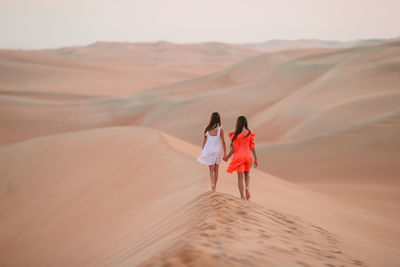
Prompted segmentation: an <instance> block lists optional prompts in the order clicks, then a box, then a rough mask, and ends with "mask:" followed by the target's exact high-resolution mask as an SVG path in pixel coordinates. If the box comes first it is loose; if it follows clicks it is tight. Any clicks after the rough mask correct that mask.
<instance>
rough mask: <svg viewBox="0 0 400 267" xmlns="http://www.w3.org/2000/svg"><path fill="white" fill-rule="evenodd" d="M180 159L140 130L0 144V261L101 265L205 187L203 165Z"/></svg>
mask: <svg viewBox="0 0 400 267" xmlns="http://www.w3.org/2000/svg"><path fill="white" fill-rule="evenodd" d="M186 157H187V156H184V155H181V154H180V153H177V152H174V151H173V150H171V149H170V147H169V146H168V145H167V144H165V142H164V141H163V138H162V137H161V136H160V135H159V134H157V133H156V132H154V131H152V130H149V129H144V128H126V127H125V128H123V127H121V128H106V129H96V130H91V131H80V132H76V133H66V134H60V135H55V136H49V137H42V138H37V139H31V140H28V141H24V142H21V143H17V144H14V145H9V146H3V147H2V148H1V149H0V162H1V163H0V165H1V166H2V168H1V169H0V172H1V174H0V177H1V187H0V188H1V191H0V192H1V195H0V217H1V223H0V225H1V227H0V228H1V229H2V231H1V234H0V247H1V249H0V251H1V252H0V265H1V266H26V265H30V266H47V265H53V266H55V265H56V266H88V265H101V266H104V264H105V263H107V262H110V261H111V260H112V259H114V258H115V257H116V256H117V255H119V254H121V253H122V252H123V251H124V250H123V249H124V248H125V247H126V246H129V245H130V244H132V243H135V242H138V240H141V239H143V238H144V235H143V231H144V230H145V229H148V228H149V226H152V225H155V224H156V223H157V222H159V221H160V220H161V219H163V218H164V217H166V216H169V215H171V214H172V213H173V211H175V210H176V209H177V208H179V207H181V206H182V205H184V204H185V203H186V202H188V201H189V200H190V199H192V198H193V197H194V196H196V195H198V194H201V193H203V192H204V190H205V186H204V182H205V180H204V173H203V172H202V171H201V170H202V169H201V168H200V167H199V166H198V165H197V164H196V163H195V162H194V161H192V160H187V158H186ZM182 164H184V167H183V168H182Z"/></svg>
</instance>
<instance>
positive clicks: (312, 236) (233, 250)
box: [112, 192, 366, 266]
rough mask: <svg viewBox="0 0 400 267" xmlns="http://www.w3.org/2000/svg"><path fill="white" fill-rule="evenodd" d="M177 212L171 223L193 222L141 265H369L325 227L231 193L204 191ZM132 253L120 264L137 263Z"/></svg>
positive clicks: (162, 231) (129, 264)
mask: <svg viewBox="0 0 400 267" xmlns="http://www.w3.org/2000/svg"><path fill="white" fill-rule="evenodd" d="M193 210H196V211H197V212H196V213H194V214H193ZM186 213H190V214H186ZM191 214H193V215H192V216H194V217H193V219H188V216H191ZM174 217H175V218H174V219H173V221H169V222H168V223H171V224H172V223H175V227H177V228H179V227H180V226H179V225H180V224H185V225H186V224H190V225H191V226H190V228H189V229H188V230H187V231H186V232H184V233H182V236H181V238H179V239H178V240H177V241H176V242H174V243H172V244H171V245H170V246H169V247H168V248H166V249H165V250H163V251H162V252H161V253H157V254H158V255H157V256H155V257H153V258H151V259H148V260H147V261H145V262H143V263H141V264H140V266H155V265H165V266H181V265H185V266H205V265H207V266H243V265H249V266H291V265H297V266H322V265H324V266H341V265H346V266H366V265H365V263H363V262H362V261H360V260H358V259H355V258H354V257H351V256H349V255H347V253H346V252H344V251H342V250H341V244H340V241H339V240H338V239H337V237H336V236H335V235H334V234H332V233H329V232H328V231H326V230H325V229H323V228H321V227H319V226H316V225H314V224H312V223H310V222H305V221H303V220H301V219H300V218H298V217H295V216H291V215H287V214H283V213H280V212H277V211H274V210H269V209H265V208H264V207H263V206H261V205H257V204H255V203H252V202H251V201H241V200H240V199H239V198H237V197H233V196H232V195H229V194H224V193H218V192H217V193H211V192H209V193H204V194H202V195H200V196H198V197H197V198H196V199H195V200H194V201H193V202H192V203H191V204H190V205H189V206H188V207H187V210H186V211H184V213H178V214H176V215H174ZM182 218H184V219H183V220H182ZM158 231H160V234H161V233H162V234H165V231H164V230H163V229H162V228H160V229H159V230H158ZM150 240H151V239H150ZM250 248H251V249H250ZM130 257H132V254H131V255H128V256H126V257H125V258H121V259H119V260H118V262H115V263H114V264H115V266H131V265H132V264H136V263H135V262H134V261H130ZM307 262H312V263H313V264H307ZM112 266H114V265H112Z"/></svg>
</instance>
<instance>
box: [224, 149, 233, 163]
mask: <svg viewBox="0 0 400 267" xmlns="http://www.w3.org/2000/svg"><path fill="white" fill-rule="evenodd" d="M233 152H235V147H234V146H231V150H230V151H229V153H228V155H226V156H225V157H224V160H225V161H228V159H229V158H230V157H231V156H232V154H233Z"/></svg>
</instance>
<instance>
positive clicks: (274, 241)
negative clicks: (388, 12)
mask: <svg viewBox="0 0 400 267" xmlns="http://www.w3.org/2000/svg"><path fill="white" fill-rule="evenodd" d="M258 53H259V52H255V51H254V50H251V49H246V48H243V47H236V46H231V45H225V44H219V43H204V44H185V45H177V44H172V43H167V42H158V43H142V44H129V43H127V44H116V43H107V42H98V43H94V44H92V45H90V46H85V47H72V48H62V49H54V50H43V51H4V50H3V51H0V68H1V70H2V71H0V104H1V105H0V145H1V147H0V165H1V166H2V167H1V168H0V177H1V179H0V217H1V220H0V221H1V222H0V228H1V229H2V231H1V233H0V265H1V266H26V265H32V266H45V265H51V266H54V265H56V266H93V265H95V266H98V265H100V266H110V265H111V266H132V265H141V266H152V265H161V264H165V265H178V266H181V265H189V266H204V265H211V266H225V265H226V266H231V265H236V266H242V265H256V266H266V265H267V266H268V265H272V266H292V265H293V266H298V265H300V266H301V265H303V266H313V265H315V266H321V265H326V266H341V265H345V266H352V265H356V266H396V265H399V262H400V257H399V255H400V243H399V240H400V230H399V229H398V225H399V219H400V217H399V216H398V214H400V210H399V205H398V203H399V200H400V199H399V196H400V191H399V182H398V173H399V172H400V169H399V167H398V165H399V164H398V155H399V151H400V142H399V141H398V136H399V134H400V127H399V125H400V120H399V118H400V117H399V114H400V113H399V112H400V110H399V108H400V96H399V93H400V92H399V87H398V84H400V75H399V73H400V72H399V66H400V61H399V59H400V58H399V55H400V42H399V41H393V42H388V43H384V44H379V45H372V46H360V47H352V48H348V49H337V48H334V49H332V48H313V49H296V50H288V51H279V52H273V53H267V54H262V55H259V56H255V55H257V54H258ZM252 56H254V57H252ZM242 59H245V60H243V61H241V62H239V63H236V64H234V65H231V64H233V63H235V62H237V61H239V60H242ZM156 63H159V64H156ZM210 73H211V74H210ZM205 74H207V75H206V76H204V75H205ZM110 88H112V90H110ZM212 111H219V112H220V113H221V115H222V118H223V124H224V126H225V129H226V131H228V130H230V129H232V128H233V124H234V120H235V118H236V117H237V116H238V115H240V114H244V115H247V116H248V118H249V123H250V127H251V128H252V129H253V130H254V131H255V132H256V133H257V135H256V142H257V150H258V154H259V157H260V167H259V170H252V172H251V177H252V178H251V189H252V190H251V192H252V199H251V202H244V201H240V200H239V199H238V198H237V197H236V196H237V195H238V193H237V189H236V178H235V176H234V175H229V174H227V173H226V172H225V168H226V164H225V163H223V164H222V165H221V171H220V178H219V184H218V191H219V192H218V193H208V192H207V190H208V174H207V168H206V167H204V166H200V165H199V164H198V163H197V162H196V161H195V158H196V157H197V156H198V155H199V153H200V148H199V145H198V144H200V141H201V130H202V129H203V126H204V124H205V123H206V122H207V121H208V119H209V117H208V116H209V113H210V112H212ZM132 126H134V127H132ZM138 126H141V127H138ZM143 126H145V127H143ZM278 177H279V178H278Z"/></svg>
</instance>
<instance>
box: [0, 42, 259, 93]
mask: <svg viewBox="0 0 400 267" xmlns="http://www.w3.org/2000/svg"><path fill="white" fill-rule="evenodd" d="M260 53H261V52H259V51H255V50H251V49H249V48H244V47H240V46H235V45H229V44H222V43H221V44H220V43H203V44H192V45H179V44H173V43H165V42H158V43H107V42H98V43H94V44H92V45H88V46H82V47H67V48H59V49H51V50H37V51H19V50H0V69H2V71H1V72H0V90H7V91H9V90H12V91H14V92H15V91H18V92H21V91H28V92H41V93H74V94H83V95H85V94H88V95H107V96H118V95H127V94H132V93H134V92H137V91H140V90H142V89H145V88H150V87H156V86H161V85H165V84H168V83H173V82H178V81H182V80H187V79H193V78H195V77H198V76H201V75H205V74H209V73H213V72H216V71H218V70H221V69H223V68H226V67H227V66H229V65H231V64H233V63H236V62H238V61H241V60H243V59H245V58H248V57H252V56H255V55H258V54H260Z"/></svg>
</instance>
